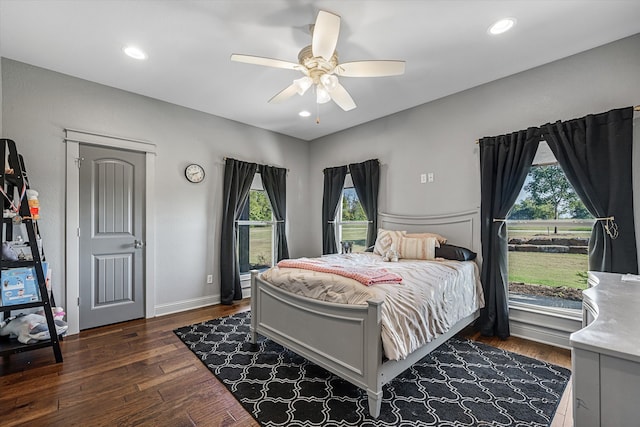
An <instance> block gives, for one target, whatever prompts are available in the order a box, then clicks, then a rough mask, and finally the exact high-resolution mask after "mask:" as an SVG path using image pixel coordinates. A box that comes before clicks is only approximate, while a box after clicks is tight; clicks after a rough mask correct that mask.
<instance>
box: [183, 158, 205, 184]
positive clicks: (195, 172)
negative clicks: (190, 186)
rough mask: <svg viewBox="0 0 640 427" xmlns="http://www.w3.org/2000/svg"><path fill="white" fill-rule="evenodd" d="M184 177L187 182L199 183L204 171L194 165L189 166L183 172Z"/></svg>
mask: <svg viewBox="0 0 640 427" xmlns="http://www.w3.org/2000/svg"><path fill="white" fill-rule="evenodd" d="M184 176H185V177H187V180H188V181H189V182H201V181H202V180H203V179H204V169H202V166H200V165H197V164H195V163H193V164H190V165H189V166H187V168H186V169H185V170H184Z"/></svg>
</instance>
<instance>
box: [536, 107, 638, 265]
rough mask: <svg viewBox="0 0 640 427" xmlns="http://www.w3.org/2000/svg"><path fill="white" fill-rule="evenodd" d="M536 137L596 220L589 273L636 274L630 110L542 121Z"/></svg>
mask: <svg viewBox="0 0 640 427" xmlns="http://www.w3.org/2000/svg"><path fill="white" fill-rule="evenodd" d="M542 133H543V138H545V140H546V141H547V144H549V147H550V148H551V151H553V154H554V155H555V156H556V159H557V160H558V163H559V164H560V166H561V167H562V170H563V171H564V173H565V175H566V176H567V179H568V180H569V182H570V183H571V185H572V186H573V188H574V189H575V191H576V193H577V194H578V196H580V199H581V200H582V202H583V203H584V205H585V207H586V208H587V209H588V210H589V212H590V213H591V215H593V216H594V217H596V218H601V219H599V220H598V221H596V223H595V225H594V227H593V231H592V232H591V238H590V239H589V269H590V270H595V271H607V272H614V273H623V274H624V273H632V274H637V273H638V261H637V248H636V234H635V225H634V219H633V181H632V146H633V107H627V108H621V109H616V110H611V111H608V112H606V113H601V114H590V115H588V116H586V117H582V118H580V119H574V120H568V121H564V122H560V121H558V122H555V123H547V124H546V125H544V126H542ZM605 218H613V219H610V220H607V219H605Z"/></svg>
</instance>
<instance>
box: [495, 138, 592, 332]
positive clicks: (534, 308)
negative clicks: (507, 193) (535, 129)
mask: <svg viewBox="0 0 640 427" xmlns="http://www.w3.org/2000/svg"><path fill="white" fill-rule="evenodd" d="M541 146H542V142H541ZM540 148H541V147H539V148H538V152H537V153H536V158H535V159H534V161H533V164H532V165H531V166H532V167H536V166H551V165H558V164H559V163H558V161H557V159H556V158H555V156H553V154H552V153H551V150H550V149H549V147H548V145H547V144H546V143H545V144H544V146H542V150H541V149H540ZM574 191H575V190H574ZM514 205H515V204H514ZM504 222H505V225H506V226H507V227H509V226H510V225H533V226H542V227H567V226H580V225H589V226H591V228H592V229H593V227H594V226H595V225H596V222H597V220H596V219H594V218H587V219H573V218H567V219H557V220H556V219H534V220H511V219H507V220H504ZM507 237H508V233H507ZM507 286H508V284H507ZM507 301H508V305H509V309H517V310H522V311H527V312H531V313H539V314H546V315H550V316H554V317H560V318H565V319H570V320H579V319H582V309H573V308H565V307H547V306H543V305H538V304H529V303H525V302H520V301H512V300H511V296H510V292H509V291H508V289H507Z"/></svg>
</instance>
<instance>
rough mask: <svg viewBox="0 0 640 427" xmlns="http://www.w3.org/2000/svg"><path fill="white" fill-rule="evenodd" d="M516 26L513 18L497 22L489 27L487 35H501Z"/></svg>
mask: <svg viewBox="0 0 640 427" xmlns="http://www.w3.org/2000/svg"><path fill="white" fill-rule="evenodd" d="M514 25H516V19H515V18H504V19H501V20H499V21H497V22H496V23H495V24H493V25H492V26H491V27H489V34H493V35H497V34H502V33H505V32H507V31H509V30H510V29H511V28H513V26H514Z"/></svg>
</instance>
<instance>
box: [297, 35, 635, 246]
mask: <svg viewBox="0 0 640 427" xmlns="http://www.w3.org/2000/svg"><path fill="white" fill-rule="evenodd" d="M407 66H408V67H410V66H411V64H407ZM469 72H473V64H469ZM639 79H640V35H635V36H633V37H630V38H627V39H623V40H620V41H617V42H614V43H611V44H609V45H605V46H602V47H599V48H596V49H593V50H590V51H587V52H584V53H581V54H578V55H575V56H572V57H569V58H566V59H562V60H559V61H556V62H553V63H550V64H547V65H544V66H541V67H538V68H535V69H532V70H529V71H525V72H522V73H519V74H516V75H513V76H510V77H507V78H504V79H501V80H497V81H494V82H491V83H488V84H485V85H482V86H478V87H475V88H472V89H469V90H466V91H464V92H460V93H458V94H455V95H452V96H448V97H445V98H442V99H439V100H437V101H434V102H430V103H428V104H424V105H421V106H418V107H416V108H412V109H410V110H406V111H403V112H400V113H398V114H395V115H392V116H388V117H385V118H382V119H379V120H375V121H372V122H369V123H365V124H363V125H360V126H357V127H354V128H351V129H348V130H345V131H343V132H339V133H336V134H333V135H329V136H327V137H324V138H319V139H316V140H314V141H312V142H311V152H310V158H311V164H310V181H309V188H310V192H311V198H310V200H311V209H310V211H309V215H310V217H311V220H312V224H313V227H311V230H313V232H314V236H313V242H315V245H316V246H315V248H314V250H315V254H320V253H321V252H322V239H321V237H322V235H321V228H320V227H321V218H322V216H321V208H322V170H323V169H324V168H326V167H330V166H338V165H341V164H348V163H351V162H358V161H363V160H367V159H370V158H378V159H380V161H381V163H382V182H381V190H380V200H379V204H380V210H381V211H383V212H388V213H396V214H407V215H426V214H444V213H450V212H456V211H462V210H467V209H473V208H476V207H479V206H480V183H479V155H478V146H477V144H475V143H474V141H476V140H477V139H479V138H481V137H484V136H493V135H500V134H505V133H509V132H512V131H517V130H520V129H526V128H527V127H529V126H538V125H542V124H544V123H547V122H550V121H556V120H566V119H572V118H576V117H582V116H584V115H587V114H591V113H599V112H604V111H608V110H610V109H613V108H619V107H626V106H629V105H633V104H639V103H640V82H639ZM424 84H430V82H429V79H428V78H425V82H424ZM381 102H382V101H381ZM638 116H640V115H638ZM638 125H640V122H638V119H636V126H635V132H636V135H638V129H639V128H640V126H638ZM635 141H636V143H635V146H634V148H635V147H637V146H638V143H640V136H636V138H635ZM638 152H640V150H634V161H635V163H634V164H635V165H640V161H639V159H638V157H639V156H638ZM336 159H339V160H336ZM634 169H636V170H637V167H635V168H634ZM429 172H432V173H433V174H434V178H435V179H434V182H433V183H426V184H421V183H420V174H421V173H429ZM638 175H640V174H638ZM638 175H636V176H635V177H634V180H635V184H636V185H635V188H636V190H637V189H639V188H640V185H638V183H639V181H640V180H639V176H638ZM636 194H640V193H638V192H636ZM637 202H640V200H638V201H637ZM636 206H637V204H636ZM636 224H640V219H639V217H638V209H636Z"/></svg>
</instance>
